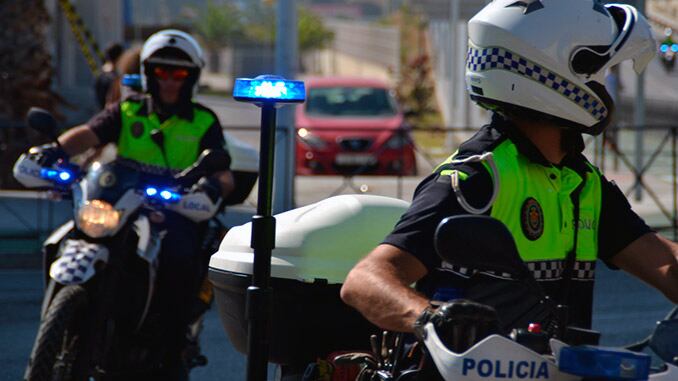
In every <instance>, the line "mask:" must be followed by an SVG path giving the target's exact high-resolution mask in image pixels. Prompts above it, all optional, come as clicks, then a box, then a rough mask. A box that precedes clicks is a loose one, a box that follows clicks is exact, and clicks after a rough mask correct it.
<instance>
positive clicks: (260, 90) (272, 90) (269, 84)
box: [233, 75, 306, 103]
mask: <svg viewBox="0 0 678 381" xmlns="http://www.w3.org/2000/svg"><path fill="white" fill-rule="evenodd" d="M233 98H235V100H237V101H240V102H251V103H262V102H267V103H301V102H303V101H304V100H305V99H306V88H305V86H304V82H303V81H291V80H287V79H284V78H282V77H279V76H277V75H260V76H258V77H256V78H254V79H250V78H238V79H236V80H235V85H234V86H233Z"/></svg>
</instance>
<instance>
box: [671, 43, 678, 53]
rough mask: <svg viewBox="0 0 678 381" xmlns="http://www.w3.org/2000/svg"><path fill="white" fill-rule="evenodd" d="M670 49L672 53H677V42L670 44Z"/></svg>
mask: <svg viewBox="0 0 678 381" xmlns="http://www.w3.org/2000/svg"><path fill="white" fill-rule="evenodd" d="M671 51H672V52H674V53H678V44H673V45H671Z"/></svg>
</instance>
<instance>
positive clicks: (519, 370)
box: [424, 323, 581, 381]
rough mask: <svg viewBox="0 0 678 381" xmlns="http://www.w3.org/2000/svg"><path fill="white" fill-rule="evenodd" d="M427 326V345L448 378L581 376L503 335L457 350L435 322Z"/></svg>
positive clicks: (489, 380) (566, 379) (560, 380)
mask: <svg viewBox="0 0 678 381" xmlns="http://www.w3.org/2000/svg"><path fill="white" fill-rule="evenodd" d="M424 330H425V331H426V338H425V340H424V343H425V344H426V348H427V349H428V350H429V352H430V354H431V357H432V358H433V362H434V363H435V364H436V367H437V369H438V371H439V372H440V375H441V376H442V377H443V378H444V379H445V380H447V381H506V380H548V381H578V380H581V377H578V376H574V375H571V374H567V373H563V372H561V371H559V370H558V366H557V365H556V363H555V361H554V360H551V359H549V358H547V357H544V356H542V355H540V354H538V353H536V352H534V351H532V350H531V349H529V348H527V347H524V346H522V345H520V344H518V343H516V342H514V341H512V340H510V339H507V338H505V337H503V336H499V335H490V336H488V337H486V338H485V339H483V340H481V341H480V342H478V343H476V344H475V345H474V346H472V347H471V348H469V349H468V350H467V351H466V352H464V353H454V352H452V351H450V350H449V349H447V347H446V346H445V344H443V342H442V341H441V340H440V338H439V337H438V334H437V333H436V330H435V328H434V327H433V324H431V323H428V324H426V326H425V327H424Z"/></svg>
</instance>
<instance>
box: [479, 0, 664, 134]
mask: <svg viewBox="0 0 678 381" xmlns="http://www.w3.org/2000/svg"><path fill="white" fill-rule="evenodd" d="M468 34H469V50H468V55H467V61H466V85H467V89H468V91H469V93H470V96H471V99H473V100H474V101H475V102H477V103H478V104H479V105H480V106H482V107H485V108H487V109H491V110H495V111H497V112H500V113H509V114H516V115H521V116H531V117H533V118H538V119H547V120H550V121H553V122H555V123H556V124H558V125H561V126H564V127H567V128H573V129H575V130H576V131H578V132H582V133H587V134H591V135H597V134H599V133H600V132H602V131H603V129H604V128H605V127H606V126H607V125H608V124H609V123H610V121H611V117H612V112H613V103H612V100H611V97H610V96H609V94H608V93H607V91H606V90H605V86H604V83H605V81H604V79H605V72H606V70H607V69H608V68H610V67H611V66H614V65H617V64H619V63H621V62H622V61H625V60H628V59H631V60H633V61H634V69H635V71H636V72H637V73H640V72H642V71H643V70H644V69H645V67H646V66H647V64H648V63H649V62H650V61H651V60H652V58H653V57H654V56H655V54H656V45H655V41H654V39H653V36H652V30H651V27H650V25H649V24H648V22H647V20H646V19H645V17H643V16H642V15H641V14H640V13H638V11H637V10H636V9H635V8H634V7H632V6H629V5H624V4H607V5H602V4H601V3H599V2H598V1H596V0H524V1H516V0H494V1H493V2H492V3H490V4H488V5H487V6H486V7H485V8H483V9H482V10H481V11H480V12H479V13H478V14H477V15H475V16H474V17H473V18H472V19H471V20H470V21H469V24H468Z"/></svg>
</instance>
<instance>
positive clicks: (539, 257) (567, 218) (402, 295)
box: [341, 0, 678, 332]
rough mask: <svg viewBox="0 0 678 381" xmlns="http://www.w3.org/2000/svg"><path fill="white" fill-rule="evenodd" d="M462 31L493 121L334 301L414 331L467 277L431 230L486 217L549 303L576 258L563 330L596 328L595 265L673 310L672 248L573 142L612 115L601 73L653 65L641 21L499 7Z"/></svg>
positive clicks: (564, 7) (426, 185)
mask: <svg viewBox="0 0 678 381" xmlns="http://www.w3.org/2000/svg"><path fill="white" fill-rule="evenodd" d="M468 33H469V49H468V55H467V62H466V82H467V89H468V91H469V93H470V96H471V98H472V99H473V100H474V101H475V102H476V103H477V104H479V105H480V106H482V107H484V108H486V109H488V110H491V111H492V112H493V118H492V121H491V123H490V124H489V125H486V126H484V127H482V128H481V129H480V131H479V132H478V133H477V134H476V135H475V136H473V137H472V138H471V139H470V140H468V141H466V142H464V143H463V144H461V146H460V147H459V149H458V151H457V152H456V153H455V154H454V155H452V157H450V158H449V159H448V160H447V161H446V162H445V163H443V164H442V165H440V166H439V167H438V168H437V169H436V170H435V172H434V173H433V174H432V175H430V176H428V177H427V178H426V179H424V180H423V181H422V183H421V184H420V185H419V186H418V188H417V189H416V191H415V194H414V199H413V201H412V204H411V206H410V208H409V210H408V211H407V212H406V213H405V214H404V215H403V216H402V217H401V219H400V221H399V222H398V223H397V224H396V226H395V228H394V229H393V231H392V232H391V233H390V234H389V235H388V236H387V237H386V238H385V240H384V241H383V243H382V244H381V245H379V246H378V247H377V248H375V249H374V250H373V251H372V252H371V253H370V254H368V255H367V256H366V257H365V258H364V259H363V260H362V261H361V262H359V263H358V264H357V265H356V266H355V267H354V268H353V269H352V270H351V272H350V273H349V274H348V276H347V279H346V281H345V284H344V285H343V287H342V290H341V297H342V299H343V300H344V301H345V302H346V303H348V304H349V305H351V306H353V307H355V308H356V309H357V310H359V311H360V312H361V313H362V314H363V315H364V316H365V317H366V318H367V319H369V320H370V321H371V322H373V323H375V324H376V325H378V326H380V327H382V328H383V329H388V330H395V331H402V332H412V331H413V326H414V325H415V322H416V321H417V318H418V317H421V318H422V319H423V320H425V319H427V316H430V312H431V309H432V308H433V307H430V306H429V301H430V300H431V298H432V296H433V295H434V293H435V292H436V290H440V289H441V288H445V287H457V286H458V285H464V279H466V278H468V273H464V272H462V271H461V270H460V269H458V268H455V266H452V265H451V264H449V263H445V262H442V261H441V260H440V259H439V258H438V257H437V256H436V254H435V251H434V247H433V236H434V231H435V228H436V227H437V225H438V224H439V222H440V221H441V219H443V218H445V217H448V216H451V215H460V214H469V213H471V214H476V213H483V214H486V215H490V216H492V217H494V218H496V219H498V220H499V221H501V222H503V223H504V224H505V225H506V227H507V228H508V229H509V231H510V232H511V234H512V235H513V238H514V240H515V242H516V245H517V248H518V250H519V254H520V256H521V258H522V260H523V261H524V262H525V263H526V264H527V266H528V268H529V269H531V270H532V272H533V275H534V276H535V278H536V279H537V281H539V284H540V285H541V287H542V288H543V290H544V291H545V292H546V294H548V295H550V296H551V297H552V298H554V299H556V300H558V298H560V297H561V293H560V290H559V287H560V286H561V285H562V283H561V282H560V281H558V280H562V278H563V274H564V273H567V272H565V271H564V267H565V263H566V258H567V256H568V253H569V252H571V251H573V250H574V255H575V258H574V259H575V261H574V263H573V269H570V270H574V271H571V279H572V281H570V282H569V284H570V286H569V293H568V294H569V297H568V298H567V300H560V301H561V302H564V303H567V304H568V305H569V306H570V311H569V315H570V319H569V322H570V325H574V326H579V327H583V328H588V327H590V326H591V312H592V293H593V281H594V274H595V264H596V262H595V261H596V259H601V260H603V261H604V262H605V263H606V264H607V265H608V266H610V267H613V268H615V267H618V268H621V269H623V270H625V271H627V272H629V273H631V274H633V275H635V276H637V277H639V278H640V279H642V280H644V281H646V282H647V283H649V284H651V285H652V286H654V287H656V288H657V289H659V290H660V291H661V292H663V293H664V294H665V295H666V296H667V297H668V298H669V299H671V300H672V301H673V302H678V260H677V258H676V257H677V256H678V245H676V244H675V243H673V242H670V241H669V240H667V239H665V238H663V237H661V236H659V235H658V234H656V233H655V232H653V231H651V229H650V228H649V227H648V226H647V225H646V224H645V222H644V221H643V220H642V219H641V218H640V217H639V216H638V215H636V213H634V212H633V211H632V210H631V206H630V205H629V203H628V202H627V200H626V199H625V197H624V195H623V194H622V192H621V191H620V190H619V189H618V188H617V187H616V186H615V184H614V183H613V182H611V181H609V180H607V179H606V178H605V177H604V176H603V175H602V174H601V173H600V171H599V170H598V169H597V168H596V167H594V166H593V165H592V164H591V163H589V162H588V161H587V160H586V158H585V157H584V156H583V155H582V150H583V148H584V143H583V139H582V136H581V134H582V133H585V134H590V135H597V134H599V133H601V132H602V131H603V129H604V128H605V127H606V126H607V125H608V123H609V121H610V120H611V118H612V113H613V104H612V100H611V99H610V96H609V95H608V94H607V91H606V90H605V87H604V85H603V83H604V73H605V71H606V69H607V68H609V67H610V66H612V65H616V64H619V63H620V62H622V61H625V60H628V59H632V60H633V61H634V68H635V69H636V71H637V72H640V71H642V70H643V69H644V67H645V66H646V65H647V63H648V62H649V61H650V60H651V59H652V57H653V56H654V54H655V53H654V52H655V43H654V41H653V39H652V33H651V29H650V27H649V25H648V23H647V21H646V20H645V18H644V17H643V16H642V15H641V14H639V13H638V12H637V11H636V10H635V9H634V8H633V7H631V6H627V5H619V4H609V5H602V4H600V3H598V2H597V1H592V0H532V1H519V2H516V1H513V0H495V1H493V2H492V3H490V4H489V5H487V6H486V7H485V8H484V9H483V10H481V11H480V12H479V13H478V14H477V15H476V16H475V17H473V18H472V19H471V20H470V21H469V25H468ZM452 179H455V180H456V181H457V184H459V185H457V186H453V185H452V184H453V183H455V182H454V181H452ZM573 221H576V222H574V223H573ZM487 239H488V240H490V239H492V237H487ZM575 241H576V242H575ZM415 282H416V288H411V287H410V285H411V284H413V283H415ZM461 293H462V295H463V290H461ZM497 297H499V298H501V295H498V296H497ZM500 312H501V311H500ZM499 318H500V319H501V316H500V317H499ZM420 322H421V319H420Z"/></svg>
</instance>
